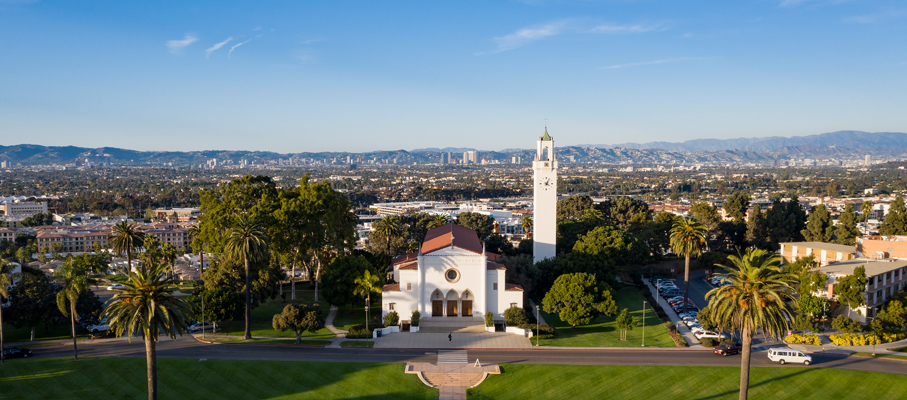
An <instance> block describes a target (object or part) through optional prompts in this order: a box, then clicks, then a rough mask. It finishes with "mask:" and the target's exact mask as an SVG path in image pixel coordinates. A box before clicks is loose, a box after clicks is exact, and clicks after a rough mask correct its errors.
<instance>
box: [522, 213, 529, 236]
mask: <svg viewBox="0 0 907 400" xmlns="http://www.w3.org/2000/svg"><path fill="white" fill-rule="evenodd" d="M520 224H521V225H523V235H527V236H528V235H529V229H531V228H532V217H530V216H528V215H526V216H524V217H523V219H521V220H520Z"/></svg>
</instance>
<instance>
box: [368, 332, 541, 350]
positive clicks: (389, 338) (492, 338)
mask: <svg viewBox="0 0 907 400" xmlns="http://www.w3.org/2000/svg"><path fill="white" fill-rule="evenodd" d="M447 335H448V334H447V333H424V332H395V333H388V334H386V335H383V336H381V337H380V338H375V348H385V349H391V348H393V349H530V348H532V347H533V346H532V344H530V343H529V339H528V338H526V337H524V336H520V335H517V334H514V333H505V332H495V333H491V332H482V333H472V332H462V333H461V332H454V333H453V334H452V335H451V336H452V339H453V340H448V338H447Z"/></svg>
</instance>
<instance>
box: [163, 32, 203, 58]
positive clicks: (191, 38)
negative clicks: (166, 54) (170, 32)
mask: <svg viewBox="0 0 907 400" xmlns="http://www.w3.org/2000/svg"><path fill="white" fill-rule="evenodd" d="M197 41H198V37H196V36H195V34H194V33H187V34H186V36H185V37H183V39H182V40H168V41H167V43H166V44H167V48H169V49H170V52H171V53H174V54H176V53H179V52H180V50H182V49H183V48H184V47H186V46H189V45H190V44H192V43H195V42H197Z"/></svg>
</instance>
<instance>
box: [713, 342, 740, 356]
mask: <svg viewBox="0 0 907 400" xmlns="http://www.w3.org/2000/svg"><path fill="white" fill-rule="evenodd" d="M742 348H743V346H741V345H740V343H722V344H719V345H717V346H715V347H714V348H713V349H712V351H713V352H715V354H720V355H722V356H729V355H731V354H740V350H741V349H742Z"/></svg>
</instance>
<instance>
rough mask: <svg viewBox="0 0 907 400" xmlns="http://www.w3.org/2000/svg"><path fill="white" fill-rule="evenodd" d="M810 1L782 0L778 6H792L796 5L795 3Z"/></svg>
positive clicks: (807, 0) (808, 0)
mask: <svg viewBox="0 0 907 400" xmlns="http://www.w3.org/2000/svg"><path fill="white" fill-rule="evenodd" d="M810 1H813V0H782V1H781V4H780V6H781V7H793V6H796V5H799V4H802V3H806V2H810Z"/></svg>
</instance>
